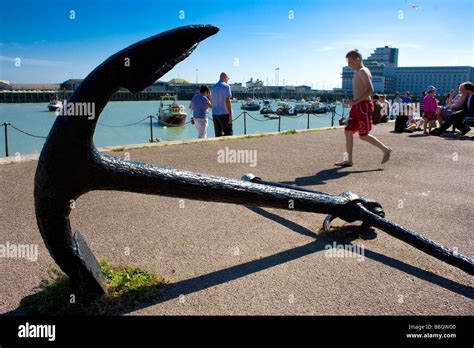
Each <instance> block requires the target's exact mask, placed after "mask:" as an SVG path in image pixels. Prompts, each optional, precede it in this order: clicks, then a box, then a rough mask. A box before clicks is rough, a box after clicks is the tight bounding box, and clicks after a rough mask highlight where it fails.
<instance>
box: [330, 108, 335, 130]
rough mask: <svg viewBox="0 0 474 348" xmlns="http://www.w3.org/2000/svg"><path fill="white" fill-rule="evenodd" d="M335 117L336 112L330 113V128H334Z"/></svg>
mask: <svg viewBox="0 0 474 348" xmlns="http://www.w3.org/2000/svg"><path fill="white" fill-rule="evenodd" d="M335 115H336V110H332V112H331V127H334V116H335Z"/></svg>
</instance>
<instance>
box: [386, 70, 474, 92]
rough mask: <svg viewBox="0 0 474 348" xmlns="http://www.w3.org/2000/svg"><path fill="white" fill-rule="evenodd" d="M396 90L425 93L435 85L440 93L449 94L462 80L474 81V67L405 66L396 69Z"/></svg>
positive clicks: (456, 88)
mask: <svg viewBox="0 0 474 348" xmlns="http://www.w3.org/2000/svg"><path fill="white" fill-rule="evenodd" d="M396 76H397V79H396V84H395V90H396V91H400V92H405V91H410V92H413V93H415V94H419V93H423V91H424V90H425V89H426V87H427V86H430V85H433V86H435V87H436V89H437V93H438V94H447V93H449V91H450V90H451V88H453V89H454V90H455V91H456V92H457V90H458V86H459V84H460V83H462V82H466V81H474V68H473V67H471V66H426V67H425V66H419V67H418V66H417V67H403V68H398V69H397V71H396Z"/></svg>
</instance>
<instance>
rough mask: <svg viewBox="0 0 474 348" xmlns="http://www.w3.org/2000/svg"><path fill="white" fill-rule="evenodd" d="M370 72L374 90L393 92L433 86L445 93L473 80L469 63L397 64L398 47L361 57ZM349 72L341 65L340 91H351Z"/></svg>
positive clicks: (386, 48) (411, 90) (386, 47)
mask: <svg viewBox="0 0 474 348" xmlns="http://www.w3.org/2000/svg"><path fill="white" fill-rule="evenodd" d="M363 63H364V65H365V66H367V67H368V68H369V70H370V71H371V73H372V76H373V79H372V83H373V85H374V90H375V92H385V93H395V92H406V91H410V92H412V93H415V94H420V93H422V92H423V91H424V90H425V88H426V87H427V86H429V85H433V86H435V87H436V88H437V91H438V93H440V94H444V93H448V92H449V91H450V90H451V88H454V89H455V90H457V87H458V85H459V84H460V83H461V82H465V81H474V68H473V67H471V66H431V67H399V66H398V48H391V47H388V46H385V47H378V48H376V49H375V51H374V52H373V53H372V54H371V55H370V56H369V57H367V59H364V60H363ZM353 74H354V73H353V71H352V69H351V68H349V67H347V66H346V67H343V68H342V90H343V91H344V92H352V76H353Z"/></svg>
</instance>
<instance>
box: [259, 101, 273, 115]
mask: <svg viewBox="0 0 474 348" xmlns="http://www.w3.org/2000/svg"><path fill="white" fill-rule="evenodd" d="M260 113H261V114H262V115H269V114H274V113H275V111H273V110H272V106H271V104H270V100H264V101H263V107H262V109H261V110H260Z"/></svg>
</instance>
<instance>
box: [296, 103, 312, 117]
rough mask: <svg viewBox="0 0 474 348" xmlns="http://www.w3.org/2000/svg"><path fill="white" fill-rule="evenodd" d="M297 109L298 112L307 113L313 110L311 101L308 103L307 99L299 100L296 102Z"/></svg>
mask: <svg viewBox="0 0 474 348" xmlns="http://www.w3.org/2000/svg"><path fill="white" fill-rule="evenodd" d="M295 111H296V112H297V113H300V114H302V113H306V112H308V111H309V112H312V111H311V103H308V102H306V101H302V102H298V103H296V104H295Z"/></svg>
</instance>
